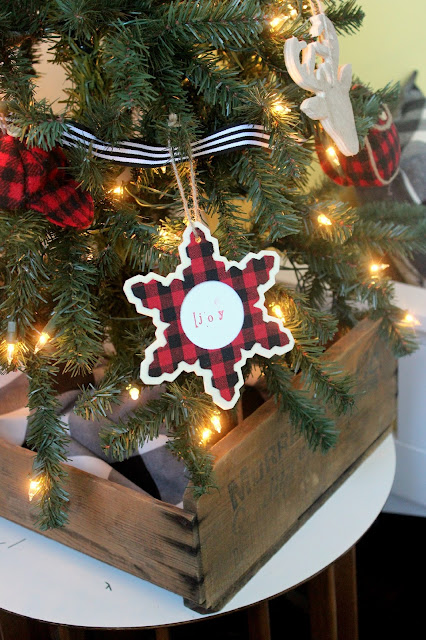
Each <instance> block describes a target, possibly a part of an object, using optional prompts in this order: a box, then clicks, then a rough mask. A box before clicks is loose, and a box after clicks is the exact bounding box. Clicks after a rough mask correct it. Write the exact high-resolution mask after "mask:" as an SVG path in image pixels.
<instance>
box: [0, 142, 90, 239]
mask: <svg viewBox="0 0 426 640" xmlns="http://www.w3.org/2000/svg"><path fill="white" fill-rule="evenodd" d="M66 165H67V161H66V158H65V155H64V153H63V151H62V150H61V149H60V148H59V147H56V148H55V149H52V150H51V151H44V150H43V149H39V148H38V147H32V148H31V149H29V148H27V147H26V145H25V144H24V143H23V142H21V141H20V140H18V139H17V138H14V137H13V136H9V135H0V209H32V210H33V211H38V212H39V213H42V214H43V215H45V216H46V218H47V219H48V220H49V221H50V222H53V223H54V224H56V225H58V226H60V227H75V228H77V229H85V228H86V227H88V226H89V225H90V224H91V222H92V220H93V213H94V207H93V200H92V197H91V195H90V194H89V193H88V192H87V191H83V189H80V188H79V186H78V184H77V182H75V180H72V179H71V178H70V177H69V176H68V175H67V173H66V170H65V167H66Z"/></svg>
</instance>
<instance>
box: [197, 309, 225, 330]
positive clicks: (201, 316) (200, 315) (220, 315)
mask: <svg viewBox="0 0 426 640" xmlns="http://www.w3.org/2000/svg"><path fill="white" fill-rule="evenodd" d="M216 314H217V315H216ZM192 316H193V318H194V324H195V328H196V329H198V327H201V325H202V324H203V320H204V325H206V324H208V323H211V322H214V321H215V320H223V311H219V309H218V310H217V312H215V313H214V314H212V313H209V314H207V311H202V312H200V313H198V312H195V311H194V312H193V314H192Z"/></svg>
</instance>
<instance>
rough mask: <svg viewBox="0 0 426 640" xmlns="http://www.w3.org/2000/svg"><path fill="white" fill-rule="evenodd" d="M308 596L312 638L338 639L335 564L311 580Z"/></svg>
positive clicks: (314, 639)
mask: <svg viewBox="0 0 426 640" xmlns="http://www.w3.org/2000/svg"><path fill="white" fill-rule="evenodd" d="M308 598H309V617H310V621H311V639H312V640H338V636H337V605H336V585H335V575H334V564H331V565H330V566H329V567H327V568H326V569H324V570H323V571H321V573H319V574H318V575H316V576H314V577H313V578H311V579H310V580H309V582H308ZM341 638H344V636H341Z"/></svg>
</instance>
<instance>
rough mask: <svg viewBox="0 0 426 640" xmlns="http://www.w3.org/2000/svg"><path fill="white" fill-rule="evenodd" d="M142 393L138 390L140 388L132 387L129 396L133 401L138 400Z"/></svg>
mask: <svg viewBox="0 0 426 640" xmlns="http://www.w3.org/2000/svg"><path fill="white" fill-rule="evenodd" d="M140 394H141V392H140V390H139V389H138V387H130V389H129V396H130V397H131V399H132V400H137V399H138V398H139V396H140Z"/></svg>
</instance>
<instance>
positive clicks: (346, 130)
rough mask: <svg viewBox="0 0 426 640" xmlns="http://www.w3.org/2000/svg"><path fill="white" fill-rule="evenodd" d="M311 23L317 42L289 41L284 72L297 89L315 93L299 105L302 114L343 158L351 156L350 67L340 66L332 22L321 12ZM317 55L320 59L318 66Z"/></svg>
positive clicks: (353, 133) (353, 151)
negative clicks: (322, 131)
mask: <svg viewBox="0 0 426 640" xmlns="http://www.w3.org/2000/svg"><path fill="white" fill-rule="evenodd" d="M310 20H311V25H312V26H311V29H310V34H311V36H312V37H314V38H317V41H316V42H312V43H310V44H307V43H306V42H304V41H299V40H298V39H297V38H295V37H294V36H293V37H292V38H289V40H287V41H286V43H285V45H284V58H285V64H286V67H287V71H288V72H289V74H290V76H291V77H292V79H293V80H294V82H295V83H296V84H297V85H299V87H302V88H303V89H306V90H307V91H312V92H314V93H315V94H316V95H315V96H314V97H312V98H307V99H306V100H304V101H303V102H302V104H301V105H300V108H301V109H302V111H303V112H304V113H306V115H307V116H309V117H310V118H312V120H320V121H321V123H322V126H323V127H324V129H325V131H326V132H327V133H328V135H329V136H330V137H331V138H332V139H333V140H334V142H335V143H336V145H337V146H338V148H339V149H340V151H341V152H342V153H343V154H344V155H345V156H354V155H355V154H357V153H358V151H359V141H358V136H357V132H356V128H355V119H354V112H353V109H352V104H351V101H350V98H349V89H350V87H351V82H352V66H351V65H350V64H345V65H343V66H339V42H338V40H337V34H336V30H335V28H334V25H333V23H332V22H331V20H329V19H328V18H327V16H326V15H325V14H324V13H322V12H320V13H317V14H316V15H314V16H312V17H311V18H310ZM301 53H302V61H300V54H301ZM317 56H319V57H320V58H322V62H321V63H320V64H318V65H317Z"/></svg>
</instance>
